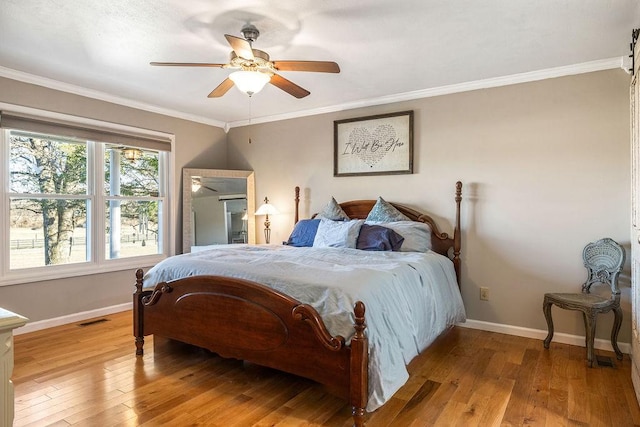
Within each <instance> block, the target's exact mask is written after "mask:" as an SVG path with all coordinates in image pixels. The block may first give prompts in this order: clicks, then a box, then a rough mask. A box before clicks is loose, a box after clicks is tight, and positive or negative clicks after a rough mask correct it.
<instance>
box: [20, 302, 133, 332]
mask: <svg viewBox="0 0 640 427" xmlns="http://www.w3.org/2000/svg"><path fill="white" fill-rule="evenodd" d="M132 304H133V303H130V302H127V303H124V304H119V305H112V306H110V307H103V308H98V309H95V310H89V311H83V312H80V313H74V314H69V315H66V316H60V317H54V318H53V319H45V320H39V321H37V322H30V323H27V324H26V325H24V326H23V327H21V328H17V329H14V331H13V334H14V335H20V334H26V333H29V332H35V331H40V330H42V329H47V328H53V327H54V326H61V325H66V324H68V323H75V322H81V321H83V320H87V319H92V318H94V317H100V316H106V315H107V314H113V313H120V312H121V311H127V310H131V309H132Z"/></svg>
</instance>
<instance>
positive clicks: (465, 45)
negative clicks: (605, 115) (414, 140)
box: [0, 0, 640, 127]
mask: <svg viewBox="0 0 640 427" xmlns="http://www.w3.org/2000/svg"><path fill="white" fill-rule="evenodd" d="M247 22H250V23H252V24H254V25H256V26H257V27H258V29H259V30H260V32H261V35H260V37H259V39H258V40H257V41H256V42H255V43H254V48H257V49H261V50H265V51H267V52H268V53H269V54H270V55H271V59H272V60H273V59H275V60H278V59H280V60H286V59H291V60H323V61H335V62H337V63H338V64H339V65H340V68H341V73H340V74H324V73H307V72H282V73H281V74H282V76H283V77H286V78H287V79H290V80H292V81H293V82H295V83H297V84H298V85H300V86H302V87H304V88H306V89H307V90H309V91H310V92H311V95H309V96H308V97H306V98H303V99H296V98H294V97H292V96H290V95H288V94H287V93H285V92H283V91H281V90H280V89H278V88H276V87H275V86H271V85H267V87H266V88H265V89H264V90H263V91H262V92H260V93H258V94H256V95H254V96H253V97H252V98H251V100H249V98H248V97H247V96H246V95H244V94H242V93H240V92H239V91H238V90H236V89H233V88H232V89H231V90H230V91H229V92H228V93H227V94H226V95H225V96H224V97H223V98H218V99H210V98H207V95H208V94H209V92H211V90H213V88H215V87H216V86H217V85H218V84H219V83H220V82H221V81H222V80H224V78H225V77H226V76H227V75H228V74H229V71H228V70H225V69H219V68H177V67H152V66H150V65H149V62H150V61H169V62H222V63H225V62H227V61H228V58H229V56H228V55H229V52H230V51H231V49H230V47H229V45H228V44H227V42H226V40H225V38H224V34H232V35H235V36H238V37H241V34H240V29H241V27H242V26H243V25H244V24H245V23H247ZM637 27H640V1H638V0H535V1H533V0H529V1H524V0H485V1H479V0H394V1H392V0H313V1H310V0H280V1H273V0H272V1H266V0H260V1H242V0H225V1H222V0H218V1H216V0H1V1H0V76H5V77H10V78H15V79H18V80H22V81H28V82H32V83H36V84H41V85H45V86H49V87H53V88H56V89H62V90H65V91H69V92H73V93H80V94H83V95H88V96H92V97H95V98H99V99H106V100H109V101H113V102H118V103H122V104H125V105H131V106H135V107H138V108H144V109H147V110H150V111H157V112H162V113H167V114H171V115H175V116H177V117H183V118H188V119H192V120H196V121H201V122H204V123H210V124H213V125H217V126H226V127H229V126H237V125H241V124H246V123H247V120H248V119H251V123H257V122H260V121H268V120H275V119H282V118H287V117H296V116H300V115H308V114H315V113H320V112H328V111H337V110H343V109H347V108H353V107H358V106H365V105H375V104H381V103H385V102H391V101H398V100H403V99H414V98H418V97H423V96H429V95H437V94H440V93H450V92H455V91H460V90H466V89H471V88H477V87H487V86H491V85H499V84H505V83H510V82H518V81H527V80H536V79H539V78H543V77H550V76H556V75H564V74H572V73H578V72H585V71H593V70H598V69H608V68H615V67H618V66H622V65H623V64H622V61H623V60H626V57H627V55H628V54H629V52H630V51H629V43H630V41H631V30H632V29H633V28H637Z"/></svg>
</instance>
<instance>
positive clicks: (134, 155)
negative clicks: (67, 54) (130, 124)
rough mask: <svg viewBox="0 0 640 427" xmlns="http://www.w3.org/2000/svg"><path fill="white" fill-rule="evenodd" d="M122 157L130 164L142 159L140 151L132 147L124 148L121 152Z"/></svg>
mask: <svg viewBox="0 0 640 427" xmlns="http://www.w3.org/2000/svg"><path fill="white" fill-rule="evenodd" d="M122 155H123V156H124V158H125V159H127V160H129V161H130V162H135V161H136V160H138V159H139V158H140V157H142V150H140V149H139V148H134V147H126V148H124V149H123V150H122Z"/></svg>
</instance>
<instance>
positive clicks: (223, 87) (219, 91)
mask: <svg viewBox="0 0 640 427" xmlns="http://www.w3.org/2000/svg"><path fill="white" fill-rule="evenodd" d="M232 87H233V81H232V80H231V79H230V78H228V77H227V78H226V79H224V80H223V81H222V83H220V84H219V85H218V87H216V88H215V89H214V90H212V91H211V93H210V94H209V95H207V98H220V97H221V96H222V95H224V94H225V93H227V91H228V90H229V89H231V88H232Z"/></svg>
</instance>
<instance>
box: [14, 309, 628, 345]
mask: <svg viewBox="0 0 640 427" xmlns="http://www.w3.org/2000/svg"><path fill="white" fill-rule="evenodd" d="M131 309H132V303H124V304H119V305H112V306H110V307H103V308H98V309H96V310H89V311H83V312H80V313H74V314H69V315H67V316H61V317H55V318H53V319H46V320H39V321H37V322H30V323H27V324H26V325H25V326H22V327H20V328H17V329H15V330H14V331H13V333H14V335H20V334H26V333H29V332H35V331H40V330H42V329H47V328H53V327H54V326H61V325H66V324H69V323H75V322H80V321H83V320H87V319H92V318H94V317H100V316H106V315H108V314H113V313H120V312H122V311H127V310H131ZM457 326H460V327H462V328H470V329H480V330H482V331H489V332H498V333H501V334H507V335H516V336H519V337H525V338H534V339H539V340H544V339H545V338H546V337H547V331H545V330H541V329H531V328H523V327H521V326H512V325H503V324H500V323H491V322H484V321H482V320H473V319H467V321H466V322H465V323H458V324H457ZM553 341H554V342H559V343H563V344H570V345H577V346H580V347H584V346H585V344H584V337H581V336H578V335H570V334H564V333H560V332H556V333H555V334H553ZM594 346H595V348H597V349H599V350H608V351H613V347H611V342H610V341H608V340H603V339H598V338H596V340H595V342H594ZM618 347H620V350H621V351H622V352H623V353H626V354H630V353H631V344H630V343H624V342H619V343H618Z"/></svg>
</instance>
